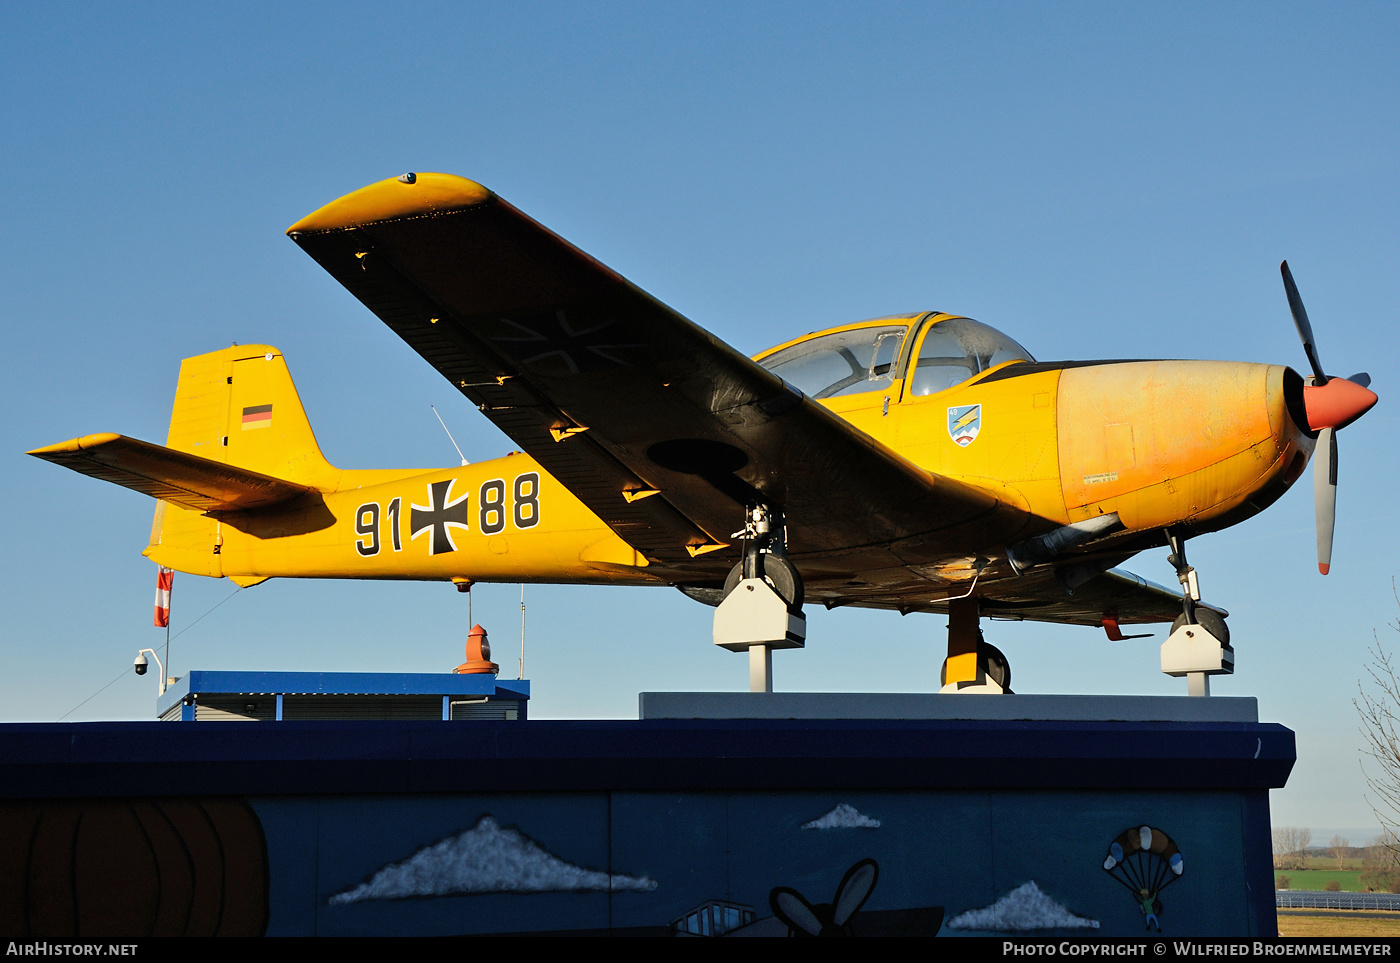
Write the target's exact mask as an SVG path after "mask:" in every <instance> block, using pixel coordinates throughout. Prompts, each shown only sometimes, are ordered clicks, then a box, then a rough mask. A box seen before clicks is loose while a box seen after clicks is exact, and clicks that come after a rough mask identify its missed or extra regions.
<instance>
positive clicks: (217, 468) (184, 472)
mask: <svg viewBox="0 0 1400 963" xmlns="http://www.w3.org/2000/svg"><path fill="white" fill-rule="evenodd" d="M29 454H31V455H33V456H35V457H36V458H42V459H44V460H45V461H51V462H53V463H54V464H55V465H62V466H63V467H65V468H71V469H73V470H74V471H76V472H81V473H82V474H84V475H91V476H92V477H93V478H100V479H102V480H103V481H109V482H111V483H112V484H114V485H121V486H122V487H123V488H130V489H131V490H132V491H138V492H141V493H142V494H143V495H150V496H151V497H152V498H162V499H164V500H166V501H168V502H171V503H173V504H175V505H179V506H180V507H182V508H190V509H193V510H195V511H199V512H215V511H241V510H244V509H249V508H266V507H267V506H269V505H276V504H277V503H279V502H284V501H287V500H288V499H292V498H296V497H297V496H298V495H304V494H306V493H307V492H310V491H313V490H314V489H311V488H307V487H306V486H304V485H296V484H293V483H292V482H288V481H283V480H281V479H280V478H273V477H271V476H269V475H263V474H259V473H258V472H255V471H248V470H247V469H246V468H236V467H234V466H233V465H225V464H222V463H221V462H217V461H213V460H211V459H208V458H201V457H199V456H198V455H190V454H186V453H185V452H180V451H174V450H172V449H170V448H165V447H163V446H161V445H153V444H151V443H150V442H146V441H138V440H137V439H135V438H128V437H126V436H125V435H116V434H112V433H110V432H107V433H104V434H98V435H84V436H83V437H82V438H74V439H72V440H71V441H64V442H60V443H59V444H57V445H49V446H48V447H47V448H36V449H34V450H33V451H31V452H29Z"/></svg>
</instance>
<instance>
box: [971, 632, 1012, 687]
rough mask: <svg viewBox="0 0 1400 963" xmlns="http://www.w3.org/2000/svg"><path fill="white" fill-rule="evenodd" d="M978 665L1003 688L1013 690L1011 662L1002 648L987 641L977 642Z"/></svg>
mask: <svg viewBox="0 0 1400 963" xmlns="http://www.w3.org/2000/svg"><path fill="white" fill-rule="evenodd" d="M977 667H978V668H979V669H981V670H982V671H983V673H985V674H986V676H987V678H988V679H990V680H991V681H993V682H995V683H996V684H997V685H999V686H1001V687H1002V689H1003V690H1005V691H1006V692H1010V691H1011V663H1010V662H1008V661H1007V659H1006V656H1005V655H1003V654H1002V652H1001V649H998V648H997V647H996V646H995V645H991V644H990V643H987V642H979V643H977Z"/></svg>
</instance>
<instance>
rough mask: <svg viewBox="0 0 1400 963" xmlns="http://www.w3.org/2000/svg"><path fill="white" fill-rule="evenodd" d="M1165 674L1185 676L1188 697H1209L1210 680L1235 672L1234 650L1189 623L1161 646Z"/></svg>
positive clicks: (1203, 629)
mask: <svg viewBox="0 0 1400 963" xmlns="http://www.w3.org/2000/svg"><path fill="white" fill-rule="evenodd" d="M1162 671H1163V672H1165V673H1166V674H1167V675H1170V676H1175V677H1177V678H1180V677H1181V676H1185V677H1186V691H1187V695H1193V696H1208V695H1210V677H1211V676H1213V675H1231V674H1233V673H1234V671H1235V650H1234V649H1232V648H1230V646H1228V645H1226V644H1225V643H1224V642H1221V641H1220V640H1219V639H1217V638H1216V637H1215V636H1214V635H1211V634H1210V632H1208V631H1207V630H1206V628H1205V627H1204V626H1201V625H1192V624H1187V625H1183V626H1180V627H1179V628H1177V629H1175V630H1174V631H1173V632H1172V634H1171V635H1169V636H1167V641H1165V642H1163V643H1162Z"/></svg>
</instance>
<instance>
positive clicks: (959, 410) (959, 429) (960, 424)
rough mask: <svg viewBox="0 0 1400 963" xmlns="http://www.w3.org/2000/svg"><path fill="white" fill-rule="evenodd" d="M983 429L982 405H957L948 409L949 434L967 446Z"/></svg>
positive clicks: (960, 443)
mask: <svg viewBox="0 0 1400 963" xmlns="http://www.w3.org/2000/svg"><path fill="white" fill-rule="evenodd" d="M981 430H982V406H981V405H955V406H953V407H951V408H949V409H948V436H949V437H950V438H952V439H953V440H954V441H955V442H957V443H958V444H959V445H961V446H962V447H964V448H966V447H967V446H968V445H970V444H972V443H973V441H975V440H976V438H977V433H978V432H979V431H981Z"/></svg>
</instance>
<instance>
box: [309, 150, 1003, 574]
mask: <svg viewBox="0 0 1400 963" xmlns="http://www.w3.org/2000/svg"><path fill="white" fill-rule="evenodd" d="M287 233H288V234H289V235H290V236H291V237H292V238H293V239H294V240H295V241H296V243H297V244H298V245H300V246H301V248H302V249H303V250H305V251H306V252H307V253H308V254H310V255H311V256H312V257H313V258H315V259H316V261H317V262H318V263H320V264H321V266H322V267H324V268H325V269H326V270H327V271H328V272H330V274H331V275H332V276H333V277H335V278H336V280H338V281H340V282H341V283H342V284H343V285H344V286H345V287H346V288H347V289H349V291H350V292H351V293H352V294H354V295H355V297H357V298H359V299H360V301H362V302H363V303H364V304H365V305H366V306H367V307H368V308H369V309H370V310H371V311H373V312H374V313H375V314H376V315H378V316H379V317H380V318H381V319H382V320H383V321H384V322H385V323H386V324H388V325H389V327H390V328H392V329H393V330H394V331H395V332H396V333H397V334H398V335H399V336H400V337H401V338H403V339H404V340H405V341H406V342H408V344H409V345H410V346H412V347H413V348H414V350H416V351H417V352H418V353H419V354H420V355H422V356H423V357H424V358H425V359H426V360H427V361H428V363H429V364H431V365H432V366H433V367H434V368H436V369H437V370H438V371H439V372H441V373H442V374H443V376H444V377H446V378H447V379H448V380H449V381H451V382H452V384H453V385H454V386H456V387H457V388H458V390H460V391H461V392H462V394H464V395H466V397H467V398H469V399H470V400H471V401H472V402H473V403H474V404H476V405H477V406H478V407H479V408H480V409H481V411H482V412H483V413H485V414H486V416H487V417H488V418H490V419H491V420H492V421H493V422H495V424H496V425H497V426H499V427H500V428H501V429H502V430H503V431H505V433H506V434H507V435H509V436H510V437H511V438H512V439H513V440H514V441H515V442H516V443H517V444H519V445H520V447H521V448H522V449H524V450H525V451H526V452H528V453H529V454H530V455H532V456H533V457H535V458H536V459H537V460H538V461H539V462H540V463H541V465H543V466H544V468H545V469H546V470H547V471H549V472H550V473H551V474H553V475H554V477H556V478H557V479H559V481H560V482H562V483H563V484H564V485H565V486H567V487H568V488H569V489H570V490H571V491H572V492H573V493H574V494H575V495H577V496H578V497H579V498H580V499H581V500H582V501H583V502H584V503H585V504H586V505H587V506H588V507H589V508H590V509H591V510H592V511H593V512H595V513H596V514H597V515H598V516H599V517H600V518H601V519H603V521H604V522H606V523H607V524H608V525H609V526H611V527H612V529H613V530H614V531H616V532H617V533H618V535H620V536H621V537H622V538H623V539H625V540H626V541H628V542H629V543H631V544H632V545H633V546H635V547H636V548H637V549H638V550H639V551H641V552H642V553H643V554H645V555H646V556H647V557H648V558H649V559H650V560H651V562H652V564H653V565H654V566H659V568H653V569H652V571H654V572H657V573H658V574H662V573H666V572H669V573H672V576H673V577H676V578H702V579H703V578H710V579H713V578H723V577H724V573H725V572H726V571H727V570H728V569H729V567H730V566H731V565H732V564H733V563H734V561H735V560H736V559H737V558H738V548H737V546H729V545H728V543H729V542H730V541H731V540H733V539H732V533H734V532H736V531H738V530H740V529H741V528H742V527H743V509H744V506H745V504H748V503H754V502H759V501H761V502H763V503H766V504H769V505H771V506H773V507H776V508H779V509H781V510H782V511H783V513H784V516H785V519H786V523H787V531H788V540H787V541H788V551H789V554H790V555H791V556H792V557H794V559H795V560H797V561H798V563H799V565H800V567H801V569H802V571H803V574H804V577H805V578H806V579H807V581H808V584H809V586H811V585H812V584H813V580H814V579H815V580H817V581H820V580H821V579H822V578H826V579H828V580H833V579H840V578H842V577H849V573H852V572H857V571H864V570H870V569H880V568H891V567H898V566H903V565H907V564H914V563H925V562H931V561H933V560H937V559H946V558H948V557H949V556H950V555H963V554H967V553H969V552H976V551H977V550H978V547H979V546H993V545H996V546H1000V545H1005V544H1006V543H1007V542H1008V541H1009V540H1012V539H1014V537H1015V536H1016V534H1017V532H1018V531H1020V530H1021V528H1022V527H1023V526H1024V525H1025V524H1026V522H1027V521H1028V517H1027V516H1026V515H1025V513H1024V512H1022V511H1021V510H1019V509H1017V508H1015V507H1013V506H1011V505H1008V504H1004V503H1002V502H999V501H998V499H997V498H996V497H995V496H994V495H992V494H990V493H988V492H986V491H984V490H982V489H978V488H974V487H972V486H970V485H966V484H962V483H960V482H957V481H954V480H952V479H948V478H944V477H940V476H937V475H933V474H930V473H929V472H926V471H923V470H922V469H920V468H918V467H916V466H915V465H913V464H911V463H910V462H909V461H907V460H906V459H904V458H903V457H901V456H900V455H898V454H897V453H895V452H893V451H891V450H890V449H889V448H887V447H885V446H884V445H882V444H880V443H879V442H877V441H875V440H874V439H873V438H871V437H869V436H868V435H866V434H864V433H863V432H861V431H859V430H858V429H856V428H854V427H853V426H852V425H850V424H849V423H848V422H846V421H844V420H843V419H841V418H839V417H838V416H836V415H834V414H832V413H831V412H829V411H827V410H826V409H825V408H824V407H822V406H821V405H819V404H817V403H815V402H814V401H812V400H811V399H809V398H807V397H805V396H803V395H802V394H801V393H800V392H798V391H796V390H795V389H793V388H791V387H790V386H788V385H787V384H786V383H785V382H783V381H782V379H781V378H779V377H777V376H776V375H774V374H772V373H770V372H768V371H766V370H764V369H763V368H762V367H760V366H759V365H757V364H755V363H754V362H753V361H751V360H750V359H749V358H747V357H745V356H744V355H743V354H741V353H739V352H738V351H736V350H735V349H733V348H731V347H730V346H729V345H727V344H725V343H724V342H723V341H721V340H719V339H718V338H716V337H715V336H714V335H712V334H710V333H709V332H707V331H705V330H704V329H703V328H701V327H699V326H698V325H696V324H694V323H692V322H691V321H689V320H687V319H686V318H684V317H682V316H681V315H680V314H678V313H676V312H675V311H673V310H671V309H670V308H668V307H667V306H666V305H664V304H661V303H660V302H659V301H657V300H656V299H654V298H652V297H650V296H649V295H647V294H646V293H645V292H643V291H641V290H640V289H638V288H637V287H635V286H633V285H632V284H630V283H629V282H627V281H626V280H625V279H623V278H622V277H620V276H619V275H618V274H616V273H615V272H613V271H611V270H609V269H608V268H607V267H605V266H603V265H602V264H600V263H598V262H597V261H595V260H594V259H592V258H591V257H589V256H588V255H586V254H584V253H583V252H582V251H580V250H578V249H577V248H574V247H573V246H571V245H570V244H568V243H567V242H566V241H564V240H562V239H561V238H559V237H558V236H556V235H554V234H553V233H551V232H550V231H548V230H547V229H545V228H544V227H542V226H541V225H539V224H537V223H536V222H534V221H533V220H531V219H530V218H528V217H526V216H525V215H524V214H522V213H521V212H520V211H518V210H516V209H515V208H514V207H512V206H511V205H509V204H507V203H506V202H505V201H503V200H501V199H500V198H498V197H497V196H496V195H494V194H492V193H491V192H490V191H487V190H486V189H485V188H483V187H481V186H480V185H479V184H476V183H474V182H472V181H468V180H465V179H463V178H459V177H452V176H449V175H445V174H417V175H408V174H406V175H404V176H403V177H401V178H397V179H392V180H387V181H382V182H380V183H377V184H372V185H370V186H369V187H366V188H364V189H362V190H359V191H356V192H354V193H352V194H349V195H347V196H346V197H343V198H341V199H340V200H338V201H334V202H332V203H331V204H329V205H327V206H326V207H323V208H321V209H320V210H318V211H316V212H315V213H313V214H311V215H309V216H308V217H306V218H304V219H303V220H301V221H299V222H298V223H296V224H295V225H293V226H292V227H291V228H290V229H289V230H288V232H287Z"/></svg>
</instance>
